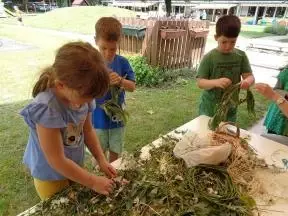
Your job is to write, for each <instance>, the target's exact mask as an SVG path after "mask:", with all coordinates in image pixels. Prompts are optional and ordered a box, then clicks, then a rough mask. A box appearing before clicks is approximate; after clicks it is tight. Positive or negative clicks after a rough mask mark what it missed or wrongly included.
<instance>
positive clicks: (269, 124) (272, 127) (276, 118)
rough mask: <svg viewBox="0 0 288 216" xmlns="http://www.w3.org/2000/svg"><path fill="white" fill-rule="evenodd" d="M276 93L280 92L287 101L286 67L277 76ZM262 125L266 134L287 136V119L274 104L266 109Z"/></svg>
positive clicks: (287, 74) (287, 76)
mask: <svg viewBox="0 0 288 216" xmlns="http://www.w3.org/2000/svg"><path fill="white" fill-rule="evenodd" d="M275 89H276V91H277V90H281V91H282V94H283V96H284V95H285V94H286V95H285V96H286V97H285V99H286V100H287V96H288V67H287V68H284V69H283V70H282V71H281V72H280V73H279V75H278V82H277V84H276V86H275ZM264 125H265V126H266V129H267V130H268V133H272V134H277V135H282V136H288V118H287V117H286V116H285V115H284V114H283V112H282V111H281V110H280V109H279V107H278V105H277V104H276V103H272V104H271V105H270V107H269V109H268V113H267V115H266V118H265V121H264Z"/></svg>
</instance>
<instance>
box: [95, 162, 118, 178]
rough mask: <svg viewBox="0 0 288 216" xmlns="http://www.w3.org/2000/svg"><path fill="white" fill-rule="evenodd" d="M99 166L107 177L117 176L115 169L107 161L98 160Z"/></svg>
mask: <svg viewBox="0 0 288 216" xmlns="http://www.w3.org/2000/svg"><path fill="white" fill-rule="evenodd" d="M99 167H100V170H101V171H102V172H104V173H105V174H106V175H107V176H108V177H110V178H115V177H116V176H117V171H116V169H115V168H114V167H113V166H112V165H111V164H110V163H108V161H106V160H105V161H101V162H99Z"/></svg>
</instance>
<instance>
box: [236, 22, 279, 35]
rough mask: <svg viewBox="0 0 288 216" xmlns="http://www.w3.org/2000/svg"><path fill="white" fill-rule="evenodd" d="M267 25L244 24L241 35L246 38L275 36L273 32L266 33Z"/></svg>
mask: <svg viewBox="0 0 288 216" xmlns="http://www.w3.org/2000/svg"><path fill="white" fill-rule="evenodd" d="M265 27H266V26H257V25H243V26H242V28H241V33H240V35H241V36H243V37H245V38H260V37H266V36H275V35H273V34H271V33H265V32H264V29H265Z"/></svg>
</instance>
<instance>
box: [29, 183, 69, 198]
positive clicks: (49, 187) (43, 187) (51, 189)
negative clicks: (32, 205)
mask: <svg viewBox="0 0 288 216" xmlns="http://www.w3.org/2000/svg"><path fill="white" fill-rule="evenodd" d="M69 185H70V181H69V180H68V179H64V180H56V181H42V180H40V179H37V178H34V186H35V188H36V191H37V193H38V195H39V197H40V199H41V200H46V199H49V198H50V197H51V196H53V195H54V194H56V193H58V192H60V191H62V190H63V189H64V188H66V187H68V186H69Z"/></svg>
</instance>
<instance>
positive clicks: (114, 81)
mask: <svg viewBox="0 0 288 216" xmlns="http://www.w3.org/2000/svg"><path fill="white" fill-rule="evenodd" d="M109 77H110V85H119V83H120V81H121V79H122V78H121V76H119V75H118V74H117V73H115V72H111V73H109Z"/></svg>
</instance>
